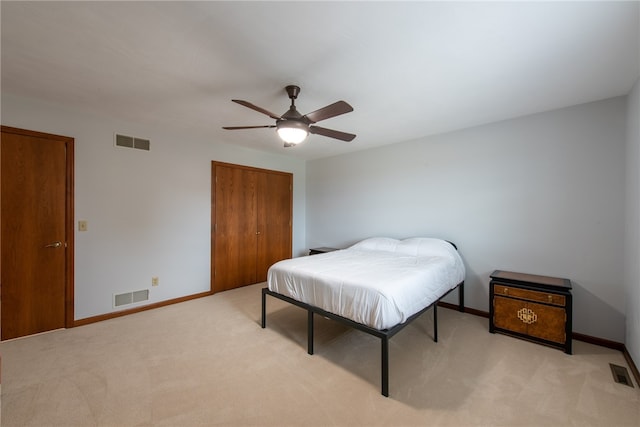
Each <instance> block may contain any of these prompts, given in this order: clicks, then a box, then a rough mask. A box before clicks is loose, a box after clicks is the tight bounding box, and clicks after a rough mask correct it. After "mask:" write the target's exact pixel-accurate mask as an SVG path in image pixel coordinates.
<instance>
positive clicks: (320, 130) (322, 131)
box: [309, 126, 356, 141]
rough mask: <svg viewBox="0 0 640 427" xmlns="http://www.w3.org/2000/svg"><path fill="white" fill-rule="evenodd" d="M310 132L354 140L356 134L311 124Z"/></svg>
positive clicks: (343, 139)
mask: <svg viewBox="0 0 640 427" xmlns="http://www.w3.org/2000/svg"><path fill="white" fill-rule="evenodd" d="M309 133H315V134H318V135H322V136H328V137H329V138H335V139H341V140H342V141H353V138H355V137H356V136H355V135H354V134H352V133H347V132H340V131H339V130H333V129H327V128H321V127H320V126H309Z"/></svg>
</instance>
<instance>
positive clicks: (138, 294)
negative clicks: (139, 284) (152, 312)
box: [113, 289, 149, 307]
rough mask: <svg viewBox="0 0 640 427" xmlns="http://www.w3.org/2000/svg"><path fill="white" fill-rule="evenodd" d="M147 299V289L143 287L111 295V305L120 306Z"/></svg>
mask: <svg viewBox="0 0 640 427" xmlns="http://www.w3.org/2000/svg"><path fill="white" fill-rule="evenodd" d="M148 300H149V290H148V289H143V290H141V291H133V292H125V293H123V294H117V295H114V296H113V306H114V307H121V306H123V305H129V304H134V303H137V302H141V301H148Z"/></svg>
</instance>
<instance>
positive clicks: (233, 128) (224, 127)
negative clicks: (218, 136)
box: [222, 125, 276, 130]
mask: <svg viewBox="0 0 640 427" xmlns="http://www.w3.org/2000/svg"><path fill="white" fill-rule="evenodd" d="M274 127H276V125H262V126H222V129H227V130H236V129H258V128H274Z"/></svg>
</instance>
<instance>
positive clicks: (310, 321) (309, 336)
mask: <svg viewBox="0 0 640 427" xmlns="http://www.w3.org/2000/svg"><path fill="white" fill-rule="evenodd" d="M307 353H309V354H313V311H311V310H309V312H308V315H307Z"/></svg>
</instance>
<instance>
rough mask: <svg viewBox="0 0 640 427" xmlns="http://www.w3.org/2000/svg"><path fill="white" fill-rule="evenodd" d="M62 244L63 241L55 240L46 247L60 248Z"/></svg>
mask: <svg viewBox="0 0 640 427" xmlns="http://www.w3.org/2000/svg"><path fill="white" fill-rule="evenodd" d="M60 246H62V242H53V243H49V244H48V245H46V246H45V248H59V247H60Z"/></svg>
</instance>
